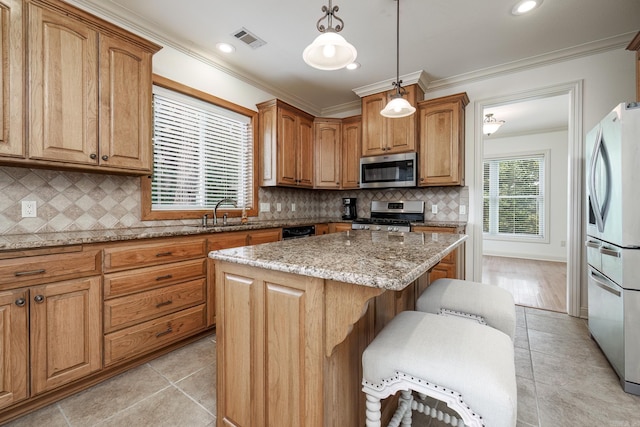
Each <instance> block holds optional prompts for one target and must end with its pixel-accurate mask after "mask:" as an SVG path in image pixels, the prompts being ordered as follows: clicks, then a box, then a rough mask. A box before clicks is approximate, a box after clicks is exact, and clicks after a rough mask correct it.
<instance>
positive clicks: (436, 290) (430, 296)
mask: <svg viewBox="0 0 640 427" xmlns="http://www.w3.org/2000/svg"><path fill="white" fill-rule="evenodd" d="M416 310H417V311H423V312H425V313H434V314H445V315H454V316H459V317H465V318H468V319H472V320H475V321H477V322H478V323H482V324H486V325H489V326H491V327H493V328H496V329H499V330H501V331H502V332H504V333H505V334H507V335H509V337H510V338H511V340H512V341H513V337H514V335H515V332H516V310H515V303H514V301H513V295H511V293H510V292H509V291H507V290H505V289H502V288H499V287H498V286H495V285H488V284H486V283H478V282H471V281H468V280H458V279H438V280H436V281H434V282H433V283H432V284H430V285H429V287H428V288H427V289H425V290H424V292H422V294H421V295H420V297H419V298H418V300H417V301H416Z"/></svg>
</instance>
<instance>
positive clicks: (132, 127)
mask: <svg viewBox="0 0 640 427" xmlns="http://www.w3.org/2000/svg"><path fill="white" fill-rule="evenodd" d="M22 4H23V2H20V1H17V0H0V19H1V20H2V21H1V23H2V28H3V31H2V37H3V38H4V39H3V43H2V46H3V47H1V48H0V55H1V56H2V66H3V70H2V74H1V76H0V79H1V80H2V84H3V88H4V89H3V91H2V95H1V96H2V114H0V117H1V121H0V163H2V164H21V165H23V166H40V167H49V168H53V169H55V168H61V169H76V170H85V171H91V172H110V173H122V174H132V175H143V174H148V173H150V171H151V165H152V159H151V157H152V156H151V152H152V151H151V149H152V148H151V147H152V146H151V126H152V112H151V58H152V55H153V54H154V53H155V52H157V51H158V50H159V49H160V47H159V46H157V45H155V44H153V43H151V42H148V41H146V40H144V39H142V38H140V37H138V36H136V35H134V34H132V33H129V32H127V31H125V30H122V29H120V28H118V27H116V26H114V25H112V24H110V23H108V22H106V21H103V20H101V19H99V18H96V17H95V16H93V15H91V14H89V13H86V12H84V11H82V10H80V9H77V8H75V7H73V6H70V5H68V4H67V3H64V2H61V1H59V0H30V1H25V2H24V4H25V5H26V6H25V7H26V9H25V10H24V11H23V10H21V5H22ZM23 13H24V15H26V18H25V19H23V17H22V14H23ZM23 23H24V24H23ZM22 25H26V27H24V28H23V26H22ZM23 34H24V37H25V40H24V42H23V40H22V37H23V36H22V35H23ZM23 46H26V55H25V56H24V58H25V59H26V63H25V64H23V62H22V58H23V54H24V52H25V50H24V49H23ZM25 73H26V79H25V81H27V82H28V85H27V87H26V91H25V90H23V89H22V81H23V79H24V76H25ZM25 93H26V98H25V101H26V102H23V96H24V94H25ZM25 105H28V107H25ZM22 117H24V122H25V123H26V131H27V134H26V142H25V138H24V137H23V132H22V129H23V125H22V120H23V119H22Z"/></svg>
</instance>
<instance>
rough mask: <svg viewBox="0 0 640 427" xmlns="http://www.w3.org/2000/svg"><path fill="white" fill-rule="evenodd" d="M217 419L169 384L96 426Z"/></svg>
mask: <svg viewBox="0 0 640 427" xmlns="http://www.w3.org/2000/svg"><path fill="white" fill-rule="evenodd" d="M214 419H215V417H214V416H213V415H211V414H210V413H209V412H207V411H205V410H204V409H203V408H202V407H201V406H200V405H198V404H197V403H195V402H194V401H193V400H191V399H189V398H188V397H187V396H185V395H184V393H182V392H181V391H180V390H178V389H176V388H175V387H170V388H167V389H165V390H163V391H161V392H159V393H157V394H155V395H153V396H151V397H149V398H147V399H145V400H143V401H141V402H139V403H137V404H136V405H134V406H132V407H130V408H128V409H125V410H124V411H122V412H119V413H117V414H115V415H114V416H113V417H111V418H109V419H107V420H105V421H103V422H101V423H99V424H96V427H122V426H131V427H133V426H135V427H176V426H185V427H186V426H188V427H199V426H203V427H204V426H208V425H210V424H211V422H212V421H214Z"/></svg>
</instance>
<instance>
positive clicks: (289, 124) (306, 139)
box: [257, 99, 313, 188]
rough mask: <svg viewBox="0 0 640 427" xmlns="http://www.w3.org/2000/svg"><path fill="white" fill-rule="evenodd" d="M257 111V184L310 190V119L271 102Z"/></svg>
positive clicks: (311, 178) (311, 160) (311, 157)
mask: <svg viewBox="0 0 640 427" xmlns="http://www.w3.org/2000/svg"><path fill="white" fill-rule="evenodd" d="M257 107H258V112H259V121H260V126H259V145H260V159H261V168H260V185H261V186H263V187H270V186H280V185H281V186H287V187H307V188H312V187H313V116H311V115H309V114H307V113H305V112H304V111H302V110H298V109H297V108H295V107H292V106H291V105H289V104H286V103H284V102H282V101H280V100H277V99H274V100H271V101H267V102H263V103H261V104H258V105H257Z"/></svg>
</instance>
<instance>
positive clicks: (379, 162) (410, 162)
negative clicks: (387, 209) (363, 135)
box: [360, 152, 418, 188]
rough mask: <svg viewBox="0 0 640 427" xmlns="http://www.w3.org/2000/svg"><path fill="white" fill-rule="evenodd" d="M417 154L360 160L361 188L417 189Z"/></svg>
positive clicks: (363, 158)
mask: <svg viewBox="0 0 640 427" xmlns="http://www.w3.org/2000/svg"><path fill="white" fill-rule="evenodd" d="M417 157H418V156H417V154H416V153H415V152H413V153H400V154H389V155H383V156H372V157H361V158H360V188H386V187H415V186H416V174H417V173H418V168H417V164H416V163H417Z"/></svg>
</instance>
